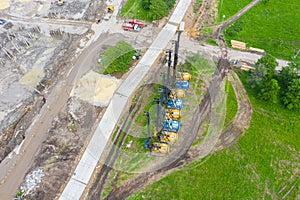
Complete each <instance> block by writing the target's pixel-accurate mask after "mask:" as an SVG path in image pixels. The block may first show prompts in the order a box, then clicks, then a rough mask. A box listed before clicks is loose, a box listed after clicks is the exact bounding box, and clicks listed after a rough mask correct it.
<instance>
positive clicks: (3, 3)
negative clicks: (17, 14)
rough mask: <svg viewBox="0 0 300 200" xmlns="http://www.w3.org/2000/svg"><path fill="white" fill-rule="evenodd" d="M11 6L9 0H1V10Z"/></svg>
mask: <svg viewBox="0 0 300 200" xmlns="http://www.w3.org/2000/svg"><path fill="white" fill-rule="evenodd" d="M8 7H9V0H0V10H3V9H6V8H8Z"/></svg>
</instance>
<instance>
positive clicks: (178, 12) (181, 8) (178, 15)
mask: <svg viewBox="0 0 300 200" xmlns="http://www.w3.org/2000/svg"><path fill="white" fill-rule="evenodd" d="M190 4H191V0H184V1H179V3H178V4H177V6H176V8H175V10H174V12H173V14H172V16H171V18H170V20H169V22H175V23H177V24H178V25H179V23H180V22H181V21H182V19H183V17H184V14H185V13H186V11H187V9H188V7H189V6H190Z"/></svg>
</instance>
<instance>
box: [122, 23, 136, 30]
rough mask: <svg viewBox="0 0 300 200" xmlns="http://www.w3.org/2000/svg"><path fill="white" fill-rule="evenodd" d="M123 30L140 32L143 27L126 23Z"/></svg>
mask: <svg viewBox="0 0 300 200" xmlns="http://www.w3.org/2000/svg"><path fill="white" fill-rule="evenodd" d="M122 28H123V30H124V31H135V32H138V31H139V30H140V29H141V27H140V26H139V25H137V24H131V23H124V24H123V25H122Z"/></svg>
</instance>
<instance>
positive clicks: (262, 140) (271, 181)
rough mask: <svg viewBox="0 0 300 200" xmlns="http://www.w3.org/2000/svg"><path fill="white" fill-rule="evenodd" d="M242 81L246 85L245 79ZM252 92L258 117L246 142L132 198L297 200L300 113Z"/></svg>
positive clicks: (148, 187)
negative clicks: (271, 102)
mask: <svg viewBox="0 0 300 200" xmlns="http://www.w3.org/2000/svg"><path fill="white" fill-rule="evenodd" d="M241 76H242V80H243V82H244V80H245V75H244V74H243V75H241ZM246 89H247V91H248V94H249V98H250V100H251V103H252V106H253V109H254V112H253V116H252V121H251V125H250V128H249V129H248V130H247V131H246V133H245V134H244V135H243V137H242V138H241V139H240V140H238V141H237V142H236V143H235V144H234V145H233V146H232V147H230V148H228V149H223V150H221V151H219V152H216V153H215V154H213V155H211V156H210V157H208V158H206V160H205V162H204V161H201V160H199V161H195V162H193V163H191V164H189V165H187V166H185V167H184V168H183V169H182V170H179V171H176V172H173V173H171V174H170V175H168V176H166V177H164V178H162V179H161V180H159V181H157V182H155V183H154V184H152V185H149V186H147V187H146V188H145V189H142V190H141V191H139V192H137V193H136V194H134V195H132V196H130V197H129V198H128V199H130V200H132V199H195V200H196V199H277V198H278V199H281V198H282V197H284V196H285V195H286V194H287V193H288V192H289V190H291V191H290V193H289V195H288V196H287V198H286V199H296V196H297V194H299V190H300V189H299V187H300V186H299V173H300V172H299V168H300V162H299V150H300V145H299V141H300V134H299V130H300V117H299V116H300V112H291V111H287V110H285V109H284V108H282V106H281V105H278V104H270V103H266V102H263V101H261V100H259V99H256V98H255V96H254V93H253V92H252V91H251V90H250V89H249V88H246ZM284 187H285V189H283V188H284ZM281 190H282V191H281Z"/></svg>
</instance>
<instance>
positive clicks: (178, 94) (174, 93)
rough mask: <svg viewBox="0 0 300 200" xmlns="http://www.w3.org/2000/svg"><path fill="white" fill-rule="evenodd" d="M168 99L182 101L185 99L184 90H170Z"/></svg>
mask: <svg viewBox="0 0 300 200" xmlns="http://www.w3.org/2000/svg"><path fill="white" fill-rule="evenodd" d="M169 97H170V98H171V99H175V98H179V99H182V98H184V97H185V90H184V89H176V90H172V91H171V92H170V95H169Z"/></svg>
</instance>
